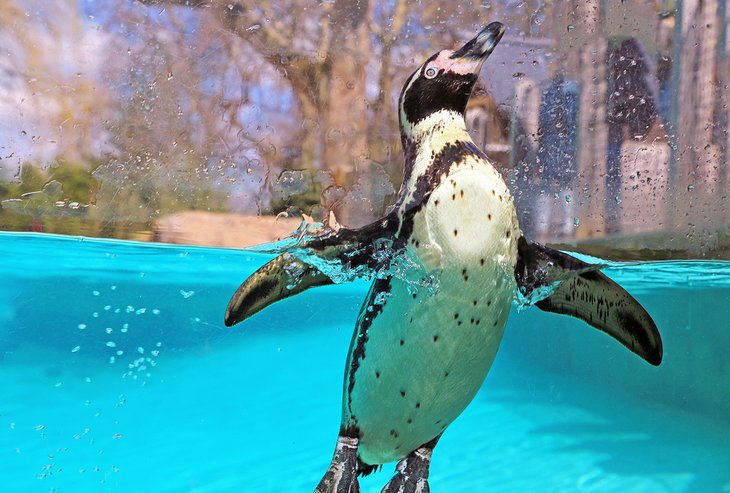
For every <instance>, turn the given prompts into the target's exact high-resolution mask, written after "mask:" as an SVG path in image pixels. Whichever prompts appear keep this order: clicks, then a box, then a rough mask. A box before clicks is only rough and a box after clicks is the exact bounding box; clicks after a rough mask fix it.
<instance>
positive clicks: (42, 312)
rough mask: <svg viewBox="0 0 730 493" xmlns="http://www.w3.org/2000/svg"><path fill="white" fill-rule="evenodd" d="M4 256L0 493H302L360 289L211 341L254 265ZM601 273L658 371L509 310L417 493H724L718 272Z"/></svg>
mask: <svg viewBox="0 0 730 493" xmlns="http://www.w3.org/2000/svg"><path fill="white" fill-rule="evenodd" d="M0 257H1V258H3V266H2V278H3V281H4V282H3V283H2V285H1V286H0V327H1V331H0V346H1V347H2V348H3V350H2V354H0V361H1V368H2V371H0V388H2V389H3V391H2V398H1V399H0V450H1V451H2V452H1V454H2V457H3V460H2V461H0V474H1V475H2V478H3V489H6V490H7V491H29V492H34V491H37V492H48V491H58V492H63V491H67V492H80V491H113V492H123V491H155V492H179V491H189V492H229V491H230V492H233V491H246V492H268V491H272V492H274V491H293V492H296V491H310V490H312V489H313V488H314V487H315V486H316V484H317V482H318V481H319V479H320V477H321V475H322V473H323V471H324V470H325V469H326V467H327V465H328V464H329V460H330V457H331V454H332V451H333V447H334V443H335V440H336V437H337V431H338V423H339V417H340V406H341V403H340V402H341V401H340V399H341V390H342V375H343V368H344V363H345V356H346V352H347V348H348V345H349V341H350V338H351V335H352V330H353V327H354V323H355V319H356V317H357V314H358V311H359V309H360V305H361V303H362V300H363V298H364V296H365V294H366V291H367V287H368V283H367V281H362V280H361V281H356V282H354V283H350V284H342V285H335V286H328V287H322V288H318V289H313V290H310V291H308V292H307V293H305V294H302V295H300V296H297V297H294V298H290V299H287V300H284V301H282V302H280V303H277V304H275V305H274V306H272V307H270V308H269V309H268V310H265V311H263V312H261V313H259V314H257V315H255V316H254V317H252V318H251V319H249V320H247V321H246V322H244V323H243V324H241V325H238V326H236V327H234V328H227V327H225V326H224V325H223V321H222V319H223V313H224V310H225V304H226V303H227V300H228V299H229V297H230V295H231V293H232V292H233V291H234V290H235V288H236V287H237V286H238V284H239V283H240V282H241V280H242V279H244V278H245V277H247V276H248V275H250V274H251V273H252V272H253V271H254V270H255V269H257V268H258V267H260V266H261V265H262V264H263V263H264V262H265V261H267V260H268V259H269V258H271V257H270V256H266V255H262V254H258V253H251V252H248V251H243V250H231V249H220V248H203V247H189V246H177V245H164V244H144V243H136V242H129V241H118V240H96V239H89V238H81V237H62V236H53V235H37V234H23V233H2V234H0ZM605 272H606V274H608V275H609V276H610V277H612V278H613V279H615V280H617V281H618V282H620V283H621V284H622V285H623V286H624V287H625V288H626V289H627V290H628V291H629V292H630V293H632V294H633V295H634V296H635V297H636V298H637V299H638V300H639V301H640V302H641V303H642V304H643V305H644V306H645V307H646V309H647V310H648V311H649V313H651V315H652V316H653V318H654V320H655V321H656V323H657V325H658V327H659V330H660V331H661V334H662V338H663V340H664V361H663V363H662V365H661V366H659V367H652V366H650V365H648V364H646V363H645V362H644V361H642V360H641V359H640V358H638V357H636V356H635V355H633V354H631V353H630V352H629V351H626V350H625V348H623V347H622V346H621V345H620V344H618V343H617V342H616V341H614V340H613V339H611V338H610V337H608V336H606V335H605V334H602V333H600V332H598V331H595V330H593V329H590V328H589V327H587V326H586V325H585V324H583V323H582V322H580V321H575V320H573V319H569V318H567V317H560V316H556V315H553V314H548V313H544V312H541V311H539V310H538V309H537V308H534V307H532V308H528V309H525V310H520V311H519V312H515V313H512V315H511V317H510V319H509V323H508V327H507V330H506V333H505V337H504V341H503V343H502V346H501V348H500V350H499V353H498V355H497V360H496V362H495V364H494V367H493V368H492V371H491V372H490V374H489V376H488V377H487V380H486V382H485V384H484V385H483V387H482V390H481V391H480V392H479V393H478V394H477V396H476V398H475V399H474V401H473V402H472V404H471V405H470V406H469V407H468V408H467V410H466V411H465V412H464V413H463V415H462V416H460V417H459V418H458V419H457V420H456V421H455V422H454V423H453V425H452V426H450V427H449V429H448V430H447V431H446V433H445V434H444V437H443V439H442V440H441V442H440V444H439V447H437V448H436V450H435V452H434V459H435V460H434V462H433V466H432V469H431V476H430V477H431V479H430V484H431V487H432V489H433V491H442V492H452V491H453V492H456V491H485V492H502V491H505V492H506V491H510V492H512V491H564V492H568V491H570V492H573V491H576V492H578V491H579V492H676V493H680V492H695V493H700V492H703V493H704V492H710V491H718V492H720V491H730V446H728V433H730V361H728V358H727V348H728V347H730V331H728V330H727V329H728V321H727V316H728V310H727V306H728V305H729V304H730V263H729V262H722V261H714V262H713V261H660V262H646V263H625V264H614V265H613V266H612V267H610V268H608V269H606V270H605ZM392 470H393V465H386V466H384V467H383V470H382V471H381V472H378V473H374V474H372V475H370V476H368V477H366V478H362V479H361V486H362V490H363V491H364V492H377V491H380V488H382V486H383V485H384V484H385V483H386V482H387V479H388V478H389V477H390V474H391V472H392Z"/></svg>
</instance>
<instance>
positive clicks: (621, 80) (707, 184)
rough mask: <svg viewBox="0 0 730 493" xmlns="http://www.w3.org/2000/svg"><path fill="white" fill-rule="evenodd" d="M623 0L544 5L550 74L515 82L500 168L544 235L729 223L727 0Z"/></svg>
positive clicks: (708, 229) (712, 231)
mask: <svg viewBox="0 0 730 493" xmlns="http://www.w3.org/2000/svg"><path fill="white" fill-rule="evenodd" d="M627 4H628V3H627ZM627 4H624V3H623V2H622V3H621V4H617V3H615V2H605V1H600V0H589V1H581V2H578V1H571V2H561V3H557V4H554V5H552V8H551V9H550V10H549V16H550V20H551V22H552V25H553V26H554V32H555V36H554V37H553V38H552V39H551V40H550V43H549V47H548V48H546V49H547V50H549V51H550V50H551V51H552V52H553V53H554V54H555V55H556V59H555V60H554V62H553V68H554V70H553V72H554V73H553V74H552V76H546V77H539V76H538V77H536V78H530V77H523V78H521V80H519V81H518V83H517V84H515V85H514V93H513V111H512V121H511V123H510V142H511V147H512V152H511V154H510V172H511V175H512V181H513V182H514V183H516V185H517V186H516V187H515V190H516V191H517V193H516V195H517V197H516V199H517V200H518V202H520V203H521V204H522V207H518V209H520V210H521V213H522V214H523V216H524V217H523V218H521V219H522V223H523V224H524V228H525V229H526V230H527V231H528V232H530V233H532V234H533V235H534V236H536V237H538V238H541V239H543V240H547V239H552V240H556V239H568V238H571V237H576V238H578V239H586V238H592V237H604V236H607V235H625V234H637V233H656V232H660V231H670V230H671V231H677V230H679V231H688V234H705V235H706V236H708V237H710V236H713V235H715V236H716V232H717V231H716V230H717V228H720V229H722V228H725V229H726V228H728V227H729V226H730V214H729V213H728V212H727V210H728V191H730V182H729V180H728V165H727V158H728V156H727V149H728V138H729V137H728V131H727V126H728V119H729V118H728V104H727V97H728V96H727V92H728V90H727V89H728V88H727V84H728V78H729V77H728V73H729V65H728V56H727V53H728V36H727V26H728V12H727V6H726V5H725V2H722V1H718V0H710V1H700V0H690V1H685V2H676V3H675V2H669V1H665V2H655V3H651V4H640V3H638V2H633V3H631V4H630V5H627ZM546 10H548V9H547V7H546ZM560 27H563V29H560ZM558 67H559V73H555V72H556V70H555V69H556V68H558ZM566 84H567V85H566ZM568 86H569V87H570V88H571V89H570V90H568V91H567V92H566V87H568ZM569 93H570V94H569ZM571 203H572V205H571ZM572 210H577V211H579V212H578V213H576V217H575V220H574V230H573V231H570V230H569V229H567V228H563V227H561V225H563V224H565V220H564V219H565V218H564V216H566V215H567V214H569V212H566V211H572ZM561 216H562V217H561ZM703 231H705V233H702V232H703Z"/></svg>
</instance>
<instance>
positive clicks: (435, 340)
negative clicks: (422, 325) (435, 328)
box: [433, 334, 439, 342]
mask: <svg viewBox="0 0 730 493" xmlns="http://www.w3.org/2000/svg"><path fill="white" fill-rule="evenodd" d="M438 340H439V335H438V334H436V335H435V336H433V342H438Z"/></svg>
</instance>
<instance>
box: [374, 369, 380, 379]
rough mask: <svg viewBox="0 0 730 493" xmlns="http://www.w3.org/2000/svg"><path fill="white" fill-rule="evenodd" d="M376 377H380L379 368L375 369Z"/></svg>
mask: <svg viewBox="0 0 730 493" xmlns="http://www.w3.org/2000/svg"><path fill="white" fill-rule="evenodd" d="M375 378H380V372H379V371H377V370H376V371H375Z"/></svg>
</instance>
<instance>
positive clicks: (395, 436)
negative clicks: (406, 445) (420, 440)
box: [390, 430, 398, 438]
mask: <svg viewBox="0 0 730 493" xmlns="http://www.w3.org/2000/svg"><path fill="white" fill-rule="evenodd" d="M390 436H392V437H393V438H398V432H397V431H396V430H390Z"/></svg>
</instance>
